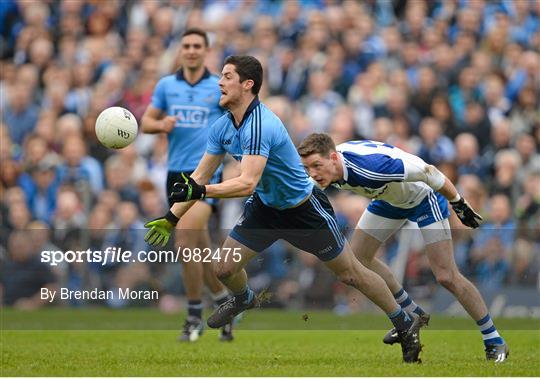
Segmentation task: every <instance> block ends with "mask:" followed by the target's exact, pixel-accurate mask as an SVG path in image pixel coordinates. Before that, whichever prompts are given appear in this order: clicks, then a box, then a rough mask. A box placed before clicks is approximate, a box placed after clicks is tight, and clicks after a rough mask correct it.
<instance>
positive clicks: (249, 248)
mask: <svg viewBox="0 0 540 379" xmlns="http://www.w3.org/2000/svg"><path fill="white" fill-rule="evenodd" d="M272 212H273V211H272V210H271V209H269V208H268V207H266V206H265V205H264V204H263V203H262V201H261V200H260V199H259V198H258V196H257V194H253V195H252V196H251V197H250V198H249V199H248V200H247V201H246V204H245V206H244V212H243V214H242V217H241V218H240V220H239V221H238V223H237V224H236V226H235V227H234V228H233V230H232V231H231V234H230V235H229V237H227V239H226V240H225V242H224V244H223V246H222V248H221V249H220V251H219V253H220V255H219V260H218V261H217V262H214V269H215V272H216V276H217V277H218V279H219V280H220V281H221V282H222V283H223V284H224V285H225V286H226V287H227V288H228V289H229V290H230V291H231V293H232V294H233V297H232V298H231V299H230V300H228V301H227V302H225V303H224V304H222V305H221V306H220V307H219V308H218V309H216V311H214V313H213V314H212V315H211V316H210V317H209V318H208V321H207V323H208V326H210V327H211V328H219V327H221V326H223V325H225V324H228V323H230V322H231V321H232V320H233V318H234V317H235V316H236V315H238V314H239V313H241V312H243V311H245V310H246V309H250V308H253V307H254V306H256V305H257V304H258V300H257V298H256V296H255V293H254V292H253V291H252V290H251V289H250V288H249V286H248V283H247V273H246V271H245V270H244V266H245V265H246V264H247V263H248V262H249V261H250V260H251V259H252V258H253V257H254V256H255V255H256V254H257V253H256V252H259V251H263V250H264V249H266V248H267V247H268V246H270V245H271V244H272V243H274V242H275V241H276V236H275V234H274V233H273V231H272V230H271V228H270V226H269V224H268V223H269V222H271V220H273V219H274V217H273V214H272Z"/></svg>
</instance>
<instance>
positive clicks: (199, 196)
mask: <svg viewBox="0 0 540 379" xmlns="http://www.w3.org/2000/svg"><path fill="white" fill-rule="evenodd" d="M182 178H183V179H184V182H183V183H182V182H176V183H174V184H173V190H172V192H171V194H170V195H169V200H170V201H172V202H174V203H182V202H184V201H190V200H203V199H204V198H205V197H206V187H205V186H201V185H200V184H197V182H196V181H195V180H193V178H192V177H191V176H189V175H185V174H182Z"/></svg>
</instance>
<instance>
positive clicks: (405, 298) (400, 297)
mask: <svg viewBox="0 0 540 379" xmlns="http://www.w3.org/2000/svg"><path fill="white" fill-rule="evenodd" d="M394 299H396V302H397V303H398V304H399V306H400V307H401V308H403V309H404V310H405V312H408V313H413V312H414V313H416V314H417V315H419V316H420V315H423V314H424V313H426V312H424V310H423V309H422V308H420V306H419V305H418V304H416V303H415V302H414V301H413V299H411V297H410V296H409V294H408V293H407V291H405V290H404V289H403V288H402V289H400V290H399V291H397V292H396V293H395V294H394Z"/></svg>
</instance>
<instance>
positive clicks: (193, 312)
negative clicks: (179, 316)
mask: <svg viewBox="0 0 540 379" xmlns="http://www.w3.org/2000/svg"><path fill="white" fill-rule="evenodd" d="M202 308H203V306H202V301H200V300H188V308H187V309H188V317H196V318H198V319H201V318H202Z"/></svg>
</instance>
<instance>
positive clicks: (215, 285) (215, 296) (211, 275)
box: [199, 229, 234, 342]
mask: <svg viewBox="0 0 540 379" xmlns="http://www.w3.org/2000/svg"><path fill="white" fill-rule="evenodd" d="M199 237H200V240H199V246H200V247H201V249H203V248H209V249H211V247H212V243H211V240H210V234H209V233H208V229H206V230H204V231H202V232H201V233H200V235H199ZM211 251H212V250H211ZM204 255H205V256H206V255H207V254H204ZM212 257H213V253H212V255H211V256H210V262H203V264H202V267H203V279H204V284H205V286H206V288H208V289H209V290H210V295H211V297H212V301H213V302H214V307H215V308H218V307H219V306H220V305H221V304H223V303H225V302H226V301H227V300H229V299H230V297H231V295H230V293H229V290H228V289H227V288H226V287H225V286H224V285H223V283H221V282H220V281H219V279H218V278H217V276H216V273H215V270H214V265H213V261H212ZM233 339H234V337H233V324H232V323H230V324H227V325H224V326H223V327H222V328H221V331H220V333H219V340H220V341H225V342H227V341H232V340H233Z"/></svg>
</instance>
